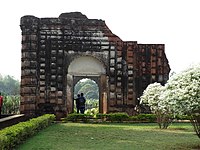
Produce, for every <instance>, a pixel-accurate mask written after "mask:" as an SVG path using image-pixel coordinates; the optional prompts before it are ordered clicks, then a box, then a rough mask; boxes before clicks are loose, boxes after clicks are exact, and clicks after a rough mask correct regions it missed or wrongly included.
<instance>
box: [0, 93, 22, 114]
mask: <svg viewBox="0 0 200 150" xmlns="http://www.w3.org/2000/svg"><path fill="white" fill-rule="evenodd" d="M19 105H20V96H19V95H10V96H8V95H7V96H4V100H3V106H2V114H18V113H19Z"/></svg>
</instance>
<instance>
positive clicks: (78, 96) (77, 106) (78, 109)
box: [74, 94, 80, 114]
mask: <svg viewBox="0 0 200 150" xmlns="http://www.w3.org/2000/svg"><path fill="white" fill-rule="evenodd" d="M74 100H75V101H76V112H77V113H78V114H79V111H80V94H78V95H77V98H76V99H74Z"/></svg>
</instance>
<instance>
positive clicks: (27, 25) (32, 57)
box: [20, 16, 39, 115]
mask: <svg viewBox="0 0 200 150" xmlns="http://www.w3.org/2000/svg"><path fill="white" fill-rule="evenodd" d="M38 24H39V19H38V18H36V17H34V16H24V17H22V18H21V22H20V27H21V30H22V49H21V53H22V55H21V90H20V95H21V103H20V113H24V114H25V115H35V109H36V105H35V103H36V98H37V91H38V88H37V87H38V86H37V83H38V78H37V67H38V66H37V51H38V41H37V33H38Z"/></svg>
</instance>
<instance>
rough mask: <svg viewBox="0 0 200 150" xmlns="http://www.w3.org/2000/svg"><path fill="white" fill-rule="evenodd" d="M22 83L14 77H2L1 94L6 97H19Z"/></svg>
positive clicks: (0, 80)
mask: <svg viewBox="0 0 200 150" xmlns="http://www.w3.org/2000/svg"><path fill="white" fill-rule="evenodd" d="M19 91H20V83H19V81H18V80H15V79H14V78H13V77H11V76H9V75H7V76H5V77H3V76H2V75H0V92H1V93H4V94H5V95H19Z"/></svg>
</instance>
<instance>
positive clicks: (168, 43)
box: [0, 0, 200, 79]
mask: <svg viewBox="0 0 200 150" xmlns="http://www.w3.org/2000/svg"><path fill="white" fill-rule="evenodd" d="M72 11H80V12H82V13H83V14H85V15H86V16H87V17H88V18H90V19H102V20H105V22H106V24H107V26H108V27H109V28H110V29H111V31H112V32H113V33H114V34H116V35H117V36H119V37H120V38H121V39H122V40H124V41H126V40H129V41H138V43H144V44H153V43H155V44H165V52H166V55H167V58H168V60H169V63H170V66H171V69H172V71H175V72H179V71H181V70H183V69H184V68H186V67H187V66H189V65H190V64H192V63H198V62H200V58H199V57H200V1H199V0H31V1H30V0H1V1H0V19H1V22H0V30H1V31H0V33H1V35H0V73H1V74H3V75H11V76H14V77H15V78H16V79H20V74H21V69H20V67H21V30H20V27H19V25H20V18H21V17H22V16H24V15H34V16H36V17H39V18H42V17H58V16H59V15H60V14H61V13H63V12H72Z"/></svg>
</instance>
